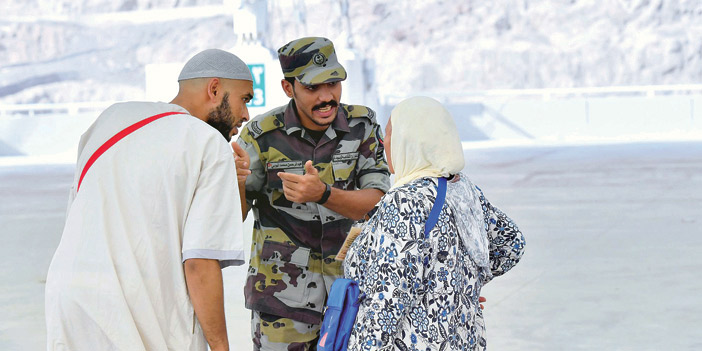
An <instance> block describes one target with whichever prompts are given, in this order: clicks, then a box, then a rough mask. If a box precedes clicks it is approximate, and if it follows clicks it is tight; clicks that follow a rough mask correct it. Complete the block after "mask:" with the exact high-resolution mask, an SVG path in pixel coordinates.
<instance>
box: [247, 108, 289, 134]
mask: <svg viewBox="0 0 702 351" xmlns="http://www.w3.org/2000/svg"><path fill="white" fill-rule="evenodd" d="M278 117H282V115H281V114H280V113H274V112H273V111H271V113H270V114H267V115H263V116H258V117H256V118H254V119H253V120H251V121H250V122H249V123H246V129H247V130H248V131H249V133H250V134H251V136H252V137H253V138H254V139H258V137H260V136H261V135H263V134H266V133H268V132H270V131H272V130H276V129H278V128H281V127H282V126H283V122H281V121H280V120H279V119H278Z"/></svg>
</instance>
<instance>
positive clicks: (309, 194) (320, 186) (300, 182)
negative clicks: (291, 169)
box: [278, 161, 327, 203]
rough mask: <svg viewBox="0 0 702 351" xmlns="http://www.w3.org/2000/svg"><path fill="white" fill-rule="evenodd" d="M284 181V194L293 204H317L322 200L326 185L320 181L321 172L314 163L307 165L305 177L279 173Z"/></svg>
mask: <svg viewBox="0 0 702 351" xmlns="http://www.w3.org/2000/svg"><path fill="white" fill-rule="evenodd" d="M278 177H280V179H281V180H282V181H283V194H284V195H285V198H286V199H288V200H289V201H292V202H297V203H305V202H315V201H318V200H319V199H321V198H322V194H324V190H326V188H327V187H326V185H324V183H323V182H322V180H321V179H319V172H318V171H317V169H316V168H314V166H312V161H307V162H306V163H305V175H299V174H292V173H286V172H278Z"/></svg>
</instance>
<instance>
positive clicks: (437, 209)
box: [424, 177, 446, 239]
mask: <svg viewBox="0 0 702 351" xmlns="http://www.w3.org/2000/svg"><path fill="white" fill-rule="evenodd" d="M445 200H446V178H444V177H439V189H438V190H437V191H436V200H434V206H432V208H431V212H430V213H429V218H427V223H426V224H425V225H424V239H426V238H428V237H429V232H431V230H432V229H433V228H434V226H435V225H436V222H438V221H439V214H440V213H441V209H442V208H443V207H444V202H445Z"/></svg>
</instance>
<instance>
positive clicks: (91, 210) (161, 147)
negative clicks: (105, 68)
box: [46, 49, 253, 350]
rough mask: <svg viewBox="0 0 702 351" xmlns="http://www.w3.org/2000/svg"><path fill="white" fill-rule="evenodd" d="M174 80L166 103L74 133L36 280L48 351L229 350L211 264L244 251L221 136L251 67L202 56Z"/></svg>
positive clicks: (240, 258)
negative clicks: (58, 212) (56, 230)
mask: <svg viewBox="0 0 702 351" xmlns="http://www.w3.org/2000/svg"><path fill="white" fill-rule="evenodd" d="M178 81H179V86H180V88H179V89H180V90H179V92H178V95H177V96H176V97H175V99H174V100H173V101H172V102H171V103H161V102H159V103H152V102H127V103H119V104H115V105H113V106H111V107H109V108H108V109H107V110H105V111H104V112H103V113H102V114H101V115H100V116H99V117H98V119H97V120H96V121H95V123H94V124H93V125H92V126H91V127H90V128H89V129H88V130H87V131H86V132H85V134H84V135H83V136H82V138H81V141H80V146H79V150H78V162H77V170H76V175H75V180H74V182H73V187H72V189H71V193H70V199H69V204H68V213H67V218H66V226H65V228H64V231H63V235H62V237H61V242H60V244H59V246H58V249H57V250H56V253H55V255H54V258H53V260H52V262H51V266H50V267H49V273H48V277H47V282H46V326H47V337H48V343H47V348H48V349H49V350H207V346H208V344H209V346H210V348H211V349H212V350H228V349H229V344H228V340H227V330H226V325H225V319H224V302H223V289H222V272H221V268H223V267H226V266H229V265H241V264H242V263H244V251H243V240H242V239H243V238H242V219H241V207H240V202H239V192H238V187H237V180H236V170H235V165H234V157H233V156H232V148H231V146H230V145H228V144H227V140H229V138H230V137H231V136H232V135H233V134H235V133H236V132H237V127H241V123H242V122H243V121H246V120H248V117H249V116H248V110H247V108H246V103H247V102H248V101H249V100H250V99H251V98H252V97H253V89H252V79H251V72H250V71H249V69H248V67H247V66H246V64H245V63H244V62H243V61H241V60H240V59H239V58H238V57H236V56H235V55H233V54H231V53H228V52H225V51H222V50H217V49H210V50H205V51H203V52H201V53H199V54H197V55H195V56H194V57H193V58H192V59H190V60H189V61H188V62H187V63H186V64H185V66H184V68H183V70H182V72H181V73H180V76H179V77H178ZM147 121H152V122H150V123H147ZM125 134H126V135H125ZM223 136H224V138H223ZM120 137H121V138H122V139H119V138H120ZM116 139H119V140H116Z"/></svg>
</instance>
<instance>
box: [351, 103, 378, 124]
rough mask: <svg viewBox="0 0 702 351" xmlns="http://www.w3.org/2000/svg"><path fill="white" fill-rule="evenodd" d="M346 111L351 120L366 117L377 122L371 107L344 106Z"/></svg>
mask: <svg viewBox="0 0 702 351" xmlns="http://www.w3.org/2000/svg"><path fill="white" fill-rule="evenodd" d="M344 109H345V110H346V112H348V116H349V118H358V117H365V118H367V119H369V120H371V121H372V122H375V111H373V110H372V109H370V108H369V107H366V106H362V105H344Z"/></svg>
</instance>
